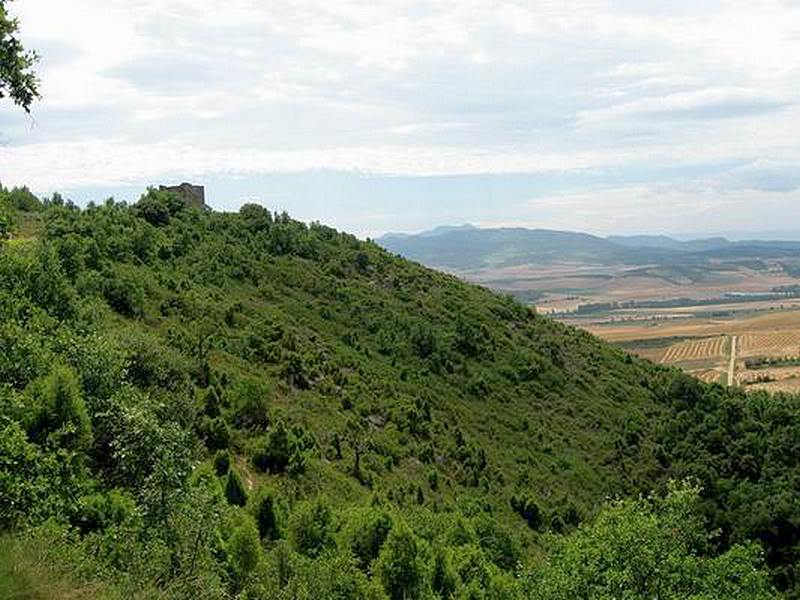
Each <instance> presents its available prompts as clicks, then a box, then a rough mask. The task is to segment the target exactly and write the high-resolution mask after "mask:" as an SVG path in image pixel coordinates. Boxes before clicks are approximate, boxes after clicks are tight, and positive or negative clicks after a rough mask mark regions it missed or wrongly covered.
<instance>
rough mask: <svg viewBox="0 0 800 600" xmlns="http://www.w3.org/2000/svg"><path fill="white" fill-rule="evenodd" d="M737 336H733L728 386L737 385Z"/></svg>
mask: <svg viewBox="0 0 800 600" xmlns="http://www.w3.org/2000/svg"><path fill="white" fill-rule="evenodd" d="M735 375H736V336H735V335H732V336H731V359H730V362H729V363H728V385H729V386H730V385H733V384H734V383H736V377H735Z"/></svg>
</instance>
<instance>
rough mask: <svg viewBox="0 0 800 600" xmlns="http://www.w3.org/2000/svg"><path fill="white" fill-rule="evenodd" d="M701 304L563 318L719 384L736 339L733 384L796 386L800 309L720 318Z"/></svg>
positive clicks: (799, 379) (799, 370) (794, 388)
mask: <svg viewBox="0 0 800 600" xmlns="http://www.w3.org/2000/svg"><path fill="white" fill-rule="evenodd" d="M705 308H706V314H705V315H704V314H686V315H681V316H678V317H676V318H658V317H651V318H650V319H629V320H617V319H609V318H608V317H607V316H606V317H604V318H598V319H594V320H592V319H575V318H573V319H565V320H566V321H568V322H570V323H571V324H573V325H578V326H580V327H583V328H584V329H587V330H589V331H591V332H592V333H594V334H595V335H597V336H599V337H601V338H603V339H605V340H607V341H610V342H613V343H616V344H617V345H619V346H621V347H622V348H624V349H626V350H628V351H629V352H632V353H634V354H637V355H639V356H642V357H643V358H647V359H649V360H652V361H654V362H659V363H662V364H669V365H674V366H677V367H679V368H682V369H684V370H685V371H687V372H689V373H691V374H693V375H695V376H696V377H698V378H699V379H702V380H703V381H707V382H714V381H716V382H719V383H722V384H726V383H727V382H728V376H729V370H730V367H731V352H732V348H733V344H734V340H735V345H736V354H735V357H734V360H733V374H732V382H733V383H735V384H736V385H742V386H745V387H747V388H752V389H761V388H763V389H769V390H772V391H793V392H797V391H800V364H794V363H795V362H798V363H800V309H798V308H796V307H795V306H794V305H789V306H787V305H784V308H783V309H781V308H780V307H775V306H773V307H771V308H761V309H753V308H747V309H746V310H740V311H738V312H733V313H732V314H731V315H730V316H727V317H726V318H719V317H711V316H708V312H709V309H710V308H711V307H705ZM713 308H715V309H716V308H717V307H713ZM710 312H716V311H710ZM794 359H798V360H797V361H795V360H794ZM770 361H771V362H770ZM759 363H766V364H759Z"/></svg>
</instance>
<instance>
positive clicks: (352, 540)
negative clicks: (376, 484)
mask: <svg viewBox="0 0 800 600" xmlns="http://www.w3.org/2000/svg"><path fill="white" fill-rule="evenodd" d="M391 530H392V518H391V516H390V515H389V513H388V512H386V510H384V509H383V508H381V507H379V506H367V507H364V508H358V509H354V510H352V511H350V513H349V514H348V516H347V521H346V522H345V525H344V527H343V529H342V537H343V540H344V544H345V546H346V547H348V548H349V549H350V551H351V552H352V553H353V556H355V557H356V560H357V561H358V565H359V567H360V568H361V569H366V568H367V567H369V565H370V564H371V563H372V561H373V560H375V559H376V558H377V557H378V553H379V552H380V550H381V547H382V546H383V543H384V542H385V541H386V538H387V536H388V535H389V532H390V531H391Z"/></svg>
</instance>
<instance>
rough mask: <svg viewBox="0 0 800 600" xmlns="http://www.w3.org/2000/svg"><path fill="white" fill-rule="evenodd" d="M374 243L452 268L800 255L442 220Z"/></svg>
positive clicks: (772, 246)
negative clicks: (440, 224) (440, 223)
mask: <svg viewBox="0 0 800 600" xmlns="http://www.w3.org/2000/svg"><path fill="white" fill-rule="evenodd" d="M376 241H377V243H378V244H380V245H381V246H383V247H384V248H386V249H387V250H389V251H391V252H395V253H397V254H399V255H401V256H403V257H405V258H409V259H411V260H415V261H418V262H421V263H423V264H425V265H428V266H433V267H439V268H444V269H452V270H475V269H486V268H500V267H510V266H517V265H527V264H553V263H565V262H569V263H573V262H574V263H582V264H595V265H615V264H626V265H643V264H652V263H657V264H665V263H675V262H680V263H683V264H687V263H707V262H710V261H714V260H718V259H719V260H722V259H731V258H745V257H747V258H780V257H784V256H785V257H797V256H800V242H797V241H776V240H742V241H731V240H729V239H727V238H725V237H709V238H704V239H692V240H678V239H675V238H672V237H668V236H665V235H632V236H621V235H616V236H609V237H599V236H596V235H592V234H588V233H579V232H573V231H557V230H550V229H525V228H486V229H483V228H477V227H474V226H472V225H461V226H443V227H437V228H435V229H433V230H430V231H424V232H421V233H417V234H398V233H389V234H386V235H384V236H382V237H380V238H378V239H377V240H376Z"/></svg>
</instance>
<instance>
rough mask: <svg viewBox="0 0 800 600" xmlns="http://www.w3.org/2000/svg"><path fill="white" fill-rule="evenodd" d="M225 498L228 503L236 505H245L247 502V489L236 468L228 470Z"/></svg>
mask: <svg viewBox="0 0 800 600" xmlns="http://www.w3.org/2000/svg"><path fill="white" fill-rule="evenodd" d="M225 498H227V500H228V504H232V505H234V506H244V505H245V504H247V490H245V489H244V484H242V480H241V478H240V477H239V475H238V474H237V473H236V470H235V469H231V470H230V471H228V478H227V480H226V481H225Z"/></svg>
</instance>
